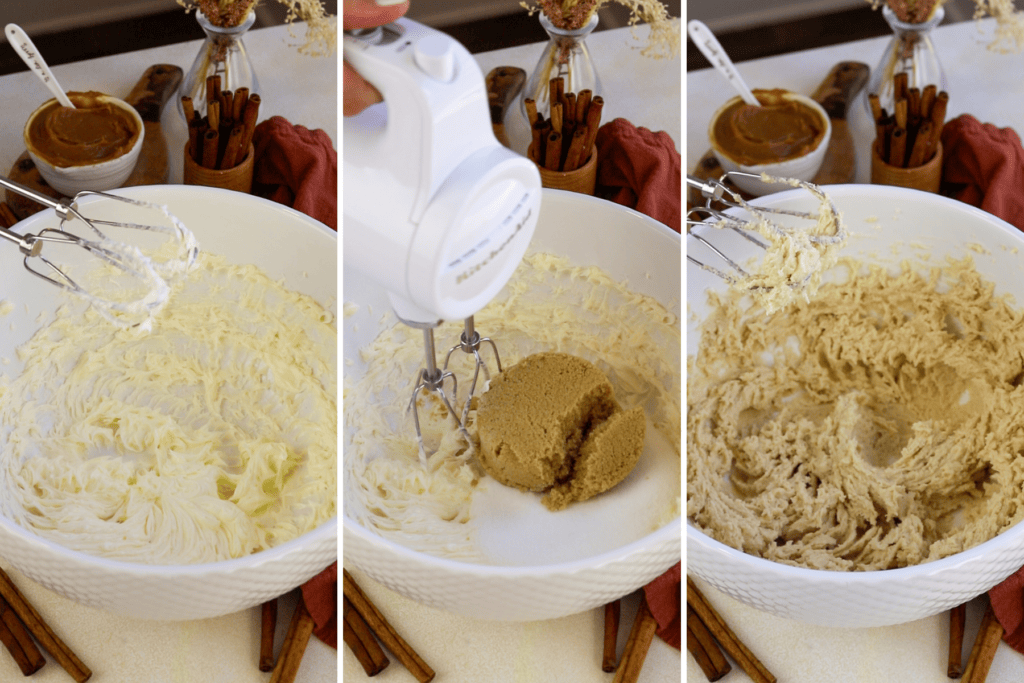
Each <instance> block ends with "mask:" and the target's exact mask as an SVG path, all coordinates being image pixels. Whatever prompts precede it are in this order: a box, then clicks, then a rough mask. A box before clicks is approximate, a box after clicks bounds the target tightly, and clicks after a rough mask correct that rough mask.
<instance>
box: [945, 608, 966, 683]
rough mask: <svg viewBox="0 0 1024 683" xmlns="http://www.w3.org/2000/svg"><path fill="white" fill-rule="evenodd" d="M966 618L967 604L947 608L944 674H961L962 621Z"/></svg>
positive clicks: (950, 676) (956, 676) (962, 652)
mask: <svg viewBox="0 0 1024 683" xmlns="http://www.w3.org/2000/svg"><path fill="white" fill-rule="evenodd" d="M966 620H967V605H966V604H963V605H957V606H956V607H954V608H953V609H951V610H949V661H948V663H947V664H946V676H948V677H949V678H960V676H961V675H963V672H964V668H963V663H962V659H963V654H964V622H965V621H966Z"/></svg>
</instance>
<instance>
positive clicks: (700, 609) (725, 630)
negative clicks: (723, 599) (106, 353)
mask: <svg viewBox="0 0 1024 683" xmlns="http://www.w3.org/2000/svg"><path fill="white" fill-rule="evenodd" d="M686 604H688V605H690V606H691V607H692V608H693V611H694V612H696V613H697V616H699V617H700V620H701V621H702V622H704V625H705V626H707V628H708V631H709V632H710V633H711V635H712V636H714V638H715V640H716V641H718V644H719V645H721V647H722V649H723V650H725V652H726V654H728V655H729V656H730V657H732V659H733V661H734V662H736V663H737V664H739V666H740V668H741V669H743V671H744V672H746V674H747V676H749V677H750V678H751V680H753V681H754V683H775V682H776V681H777V680H778V679H776V678H775V676H774V675H773V674H772V672H770V671H768V669H767V668H766V667H765V665H764V664H762V663H761V660H759V659H758V658H757V657H755V656H754V653H752V652H751V651H750V650H749V649H748V648H747V646H746V645H744V644H743V642H742V641H740V639H739V638H738V637H737V636H736V634H735V633H733V630H732V629H731V628H729V626H728V624H726V623H725V620H724V619H722V617H721V616H720V615H719V614H718V612H716V611H715V608H714V607H712V606H711V603H709V602H708V601H707V598H705V597H704V594H703V593H701V592H700V589H699V588H697V584H696V583H694V581H693V579H691V578H690V577H689V576H687V577H686Z"/></svg>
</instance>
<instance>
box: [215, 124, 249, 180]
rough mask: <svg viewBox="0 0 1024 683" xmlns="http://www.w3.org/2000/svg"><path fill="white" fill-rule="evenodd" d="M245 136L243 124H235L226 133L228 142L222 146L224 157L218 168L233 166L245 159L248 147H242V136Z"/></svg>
mask: <svg viewBox="0 0 1024 683" xmlns="http://www.w3.org/2000/svg"><path fill="white" fill-rule="evenodd" d="M243 137H245V126H243V125H241V124H236V125H235V127H234V128H232V129H231V134H230V135H228V144H227V145H226V146H225V147H224V157H223V158H222V159H221V161H220V168H221V169H227V168H234V167H235V166H236V165H237V164H239V163H241V162H242V160H243V159H245V155H246V153H247V152H248V149H242V138H243Z"/></svg>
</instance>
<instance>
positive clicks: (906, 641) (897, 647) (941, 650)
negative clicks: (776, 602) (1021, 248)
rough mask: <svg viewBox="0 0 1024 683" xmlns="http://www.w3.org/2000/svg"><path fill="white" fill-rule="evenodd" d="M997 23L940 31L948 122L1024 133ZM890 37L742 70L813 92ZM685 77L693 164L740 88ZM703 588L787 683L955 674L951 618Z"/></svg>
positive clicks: (861, 119)
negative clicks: (861, 615)
mask: <svg viewBox="0 0 1024 683" xmlns="http://www.w3.org/2000/svg"><path fill="white" fill-rule="evenodd" d="M879 21H880V22H881V21H882V18H881V17H879ZM992 27H993V21H992V20H991V19H986V20H984V21H982V22H981V24H980V25H978V24H975V23H974V22H971V21H967V22H963V23H960V24H952V25H949V26H943V27H939V28H938V29H936V30H935V31H934V33H933V36H932V37H933V42H934V44H935V49H936V50H937V52H938V54H939V59H940V60H941V61H942V66H943V68H944V69H945V72H946V79H947V81H948V83H947V91H948V92H949V95H950V101H949V110H948V118H953V117H955V116H959V115H960V114H963V113H970V114H972V115H973V116H974V117H975V118H977V119H978V120H979V121H981V122H983V123H993V124H995V125H996V126H998V127H1000V128H1003V127H1007V126H1009V127H1012V128H1014V129H1015V130H1016V131H1017V132H1018V133H1021V132H1024V90H1022V89H1021V85H1020V76H1019V74H1020V71H1021V66H1022V60H1024V54H999V53H995V52H992V51H989V50H987V49H986V45H988V43H989V42H991V36H992ZM979 28H980V32H979ZM888 41H889V37H888V36H886V37H883V38H874V39H870V40H861V41H856V42H850V43H845V44H841V45H834V46H830V47H825V48H819V49H815V50H806V51H802V52H797V53H791V54H787V55H780V56H776V57H770V58H766V59H758V60H753V61H749V62H741V63H740V64H738V65H737V67H738V69H739V71H740V74H741V75H742V76H743V78H744V79H745V80H746V81H747V83H748V84H749V85H750V86H751V87H752V88H755V87H768V88H770V87H780V88H787V89H789V90H793V91H796V92H800V93H804V94H808V95H809V94H811V93H812V92H813V91H814V89H815V88H816V87H817V86H818V84H819V83H820V82H821V80H822V79H823V78H824V77H825V75H826V74H827V73H828V70H829V69H830V68H831V67H832V66H833V65H834V64H835V63H837V62H840V61H844V60H854V61H861V62H865V63H866V64H868V65H869V66H870V67H871V69H872V70H874V68H875V67H876V66H877V62H878V60H879V59H881V56H882V51H883V50H884V49H885V46H886V45H887V44H888ZM686 76H687V79H686V114H687V123H686V134H687V149H686V165H687V168H688V169H691V170H692V169H693V168H694V167H695V166H696V164H697V162H698V160H699V159H700V158H701V157H702V156H703V155H704V154H705V152H707V150H708V149H709V143H708V135H707V126H708V121H709V120H710V118H711V115H712V114H713V113H714V111H715V109H717V107H718V106H720V104H721V103H722V102H723V101H725V99H727V98H728V97H731V96H732V92H731V89H730V88H729V86H727V85H726V84H725V81H724V79H723V78H722V77H721V76H720V75H719V74H718V73H717V72H716V71H714V70H713V69H706V70H702V71H695V72H690V73H688V74H687V75H686ZM848 120H849V122H850V124H851V130H852V132H853V135H854V144H855V145H856V148H857V156H858V160H857V182H861V183H863V182H868V179H869V176H870V173H869V172H870V167H869V159H868V150H869V147H870V144H871V140H872V138H873V137H874V134H873V129H872V127H871V123H870V117H869V116H868V114H867V111H866V109H865V108H864V105H863V103H862V102H860V101H858V102H856V103H855V105H854V106H853V107H852V110H851V112H850V115H849V117H848ZM701 589H702V590H705V591H706V595H707V597H708V600H709V601H711V602H712V604H714V605H715V607H716V609H718V610H719V611H720V612H721V613H722V616H723V617H724V618H725V619H726V621H728V622H729V624H730V626H731V627H732V628H733V630H735V631H736V633H737V635H739V637H740V638H741V639H742V640H743V641H744V642H745V643H746V645H747V646H748V647H749V648H750V649H751V650H752V651H753V652H754V653H755V654H756V655H757V656H758V657H759V658H760V659H761V660H762V661H763V662H764V664H765V666H767V667H768V669H769V670H770V671H771V672H772V673H773V674H775V675H776V676H777V677H778V679H779V680H780V681H837V682H838V681H844V682H845V681H851V682H853V681H856V682H857V683H872V682H876V681H877V682H878V683H889V682H891V681H914V682H915V683H929V682H932V681H934V683H940V682H948V681H949V679H948V678H947V677H946V657H947V643H948V640H947V638H948V633H949V630H948V629H949V620H948V615H946V614H943V615H938V616H934V617H930V618H927V619H921V620H919V621H915V622H912V623H909V624H902V625H899V626H889V627H885V628H869V629H828V628H821V627H817V626H807V625H804V624H800V623H797V622H794V621H790V620H787V619H782V618H779V617H775V616H772V615H770V614H767V613H764V612H760V611H758V610H756V609H753V608H751V607H748V606H747V605H744V604H742V603H739V602H737V601H736V600H733V599H732V598H730V597H728V596H727V595H725V594H723V593H721V592H719V591H717V590H715V589H714V588H711V587H709V586H707V585H706V584H701ZM986 600H987V599H986V598H985V597H984V596H982V597H981V598H979V599H976V600H974V601H972V602H971V603H970V606H969V608H968V616H967V633H966V635H965V638H964V639H965V643H964V655H963V662H964V664H966V662H967V657H968V655H969V653H970V646H971V644H972V643H973V642H974V635H975V633H976V632H977V628H978V624H979V623H980V621H981V614H982V611H983V609H984V605H985V604H986ZM687 680H692V681H703V680H705V679H704V676H703V674H702V673H701V670H700V667H698V666H697V664H696V662H695V661H694V659H693V657H690V656H689V655H687ZM723 680H725V681H728V682H729V683H733V682H735V683H741V682H742V681H749V680H750V679H749V678H748V677H747V676H746V675H745V674H744V673H743V672H742V671H741V670H739V669H738V668H737V667H735V666H734V667H733V672H732V673H730V674H729V675H728V676H727V677H726V678H725V679H723ZM987 680H988V683H1009V682H1010V681H1021V680H1024V655H1021V654H1019V653H1017V652H1016V651H1014V650H1012V649H1011V648H1010V647H1009V646H1007V645H1006V644H1005V643H1003V644H1000V646H999V648H998V650H997V652H996V657H995V660H994V662H993V664H992V669H991V670H990V672H989V675H988V679H987Z"/></svg>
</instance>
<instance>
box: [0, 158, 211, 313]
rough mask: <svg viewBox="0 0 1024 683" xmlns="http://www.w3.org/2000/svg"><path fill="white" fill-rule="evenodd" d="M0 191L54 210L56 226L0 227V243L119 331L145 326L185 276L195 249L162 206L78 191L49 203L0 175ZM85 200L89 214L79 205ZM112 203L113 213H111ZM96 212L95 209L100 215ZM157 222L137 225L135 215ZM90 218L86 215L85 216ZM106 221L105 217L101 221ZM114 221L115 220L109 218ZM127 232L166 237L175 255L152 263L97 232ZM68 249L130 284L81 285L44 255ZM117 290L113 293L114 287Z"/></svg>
mask: <svg viewBox="0 0 1024 683" xmlns="http://www.w3.org/2000/svg"><path fill="white" fill-rule="evenodd" d="M0 186H2V187H5V188H7V189H8V190H11V191H12V192H15V193H17V194H20V195H22V196H24V197H27V198H28V199H31V200H33V201H36V202H38V203H40V204H43V205H44V206H48V207H49V208H51V209H53V210H54V211H55V212H56V214H57V217H58V218H59V219H60V223H59V225H58V227H56V228H44V229H42V230H40V231H39V232H38V233H36V234H31V233H26V234H18V233H16V232H14V231H13V230H8V229H7V228H2V227H0V238H3V239H4V240H7V241H9V242H13V243H14V244H16V245H17V246H18V249H19V250H20V251H21V253H22V254H23V255H24V259H23V261H22V263H23V265H24V267H25V269H26V270H27V271H29V272H30V273H32V274H33V275H35V276H37V277H39V278H42V279H43V280H46V281H47V282H49V283H50V284H53V285H55V286H57V287H60V288H61V289H64V290H65V291H68V292H71V293H72V294H75V295H77V296H79V297H81V298H83V299H84V300H86V301H88V302H89V303H90V304H91V305H92V306H93V307H94V308H95V309H96V310H97V311H98V312H99V313H100V314H101V315H103V316H104V317H105V318H107V319H108V320H110V321H111V322H113V323H114V324H116V325H119V326H121V327H132V326H137V325H140V324H143V323H145V322H146V321H147V320H148V319H150V317H151V316H152V315H153V314H154V313H155V312H156V311H158V310H159V309H160V308H161V307H162V306H163V305H164V304H165V303H166V302H167V300H168V298H169V296H170V286H169V284H168V282H171V281H173V280H175V279H176V278H178V277H180V276H181V275H184V274H185V273H186V272H187V271H188V270H189V269H190V268H191V267H192V265H193V264H194V263H195V260H196V257H197V255H198V253H199V245H198V243H197V242H196V239H195V236H194V235H193V234H192V232H191V231H190V230H189V229H188V228H186V227H185V225H184V224H182V222H181V221H180V220H178V219H177V218H176V217H175V216H173V215H172V214H171V213H170V212H169V211H168V210H167V208H166V207H163V206H157V205H155V204H151V203H149V202H144V201H140V200H137V199H132V198H129V197H122V196H119V195H115V194H111V193H107V192H93V191H84V192H79V193H78V194H77V195H75V197H74V198H73V199H71V200H67V199H60V200H54V199H53V198H51V197H48V196H46V195H43V194H41V193H39V192H36V191H35V190H32V189H30V188H27V187H25V186H24V185H21V184H19V183H16V182H14V181H13V180H10V179H8V178H4V177H2V176H0ZM83 199H86V200H87V202H86V203H88V206H89V210H84V209H83V208H82V207H81V206H80V205H79V203H80V202H81V201H82V200H83ZM106 202H113V207H114V211H113V212H110V209H111V205H109V204H108V205H106V206H104V204H105V203H106ZM97 209H100V210H99V211H98V210H97ZM139 212H141V213H142V215H145V216H147V217H148V218H150V219H155V220H156V221H157V222H146V223H139V222H136V220H135V218H136V214H137V213H139ZM86 213H89V214H90V215H89V216H86ZM108 215H109V216H110V218H104V217H103V216H108ZM115 216H117V219H116V220H115V219H113V217H115ZM101 226H102V227H103V228H105V229H108V232H109V228H115V229H120V228H126V229H130V230H141V231H145V232H150V233H159V234H161V235H162V236H170V239H171V240H172V241H173V243H174V249H173V251H174V253H173V254H170V253H168V254H167V255H166V256H167V258H166V259H165V260H160V261H158V260H155V259H153V258H151V257H149V256H146V255H145V254H143V252H142V251H141V250H140V249H139V247H138V246H136V245H134V244H129V243H126V242H121V241H118V240H115V239H112V238H111V237H110V236H109V235H108V234H107V233H105V232H103V231H102V230H101V229H100V227H101ZM74 227H77V228H86V230H84V232H85V234H86V235H87V236H85V237H83V236H82V235H80V234H76V233H75V232H73V231H72V230H71V228H74ZM48 247H49V248H50V249H56V248H58V247H71V248H73V249H75V250H77V251H78V252H81V253H82V254H87V255H89V256H92V257H95V258H97V259H99V260H100V261H101V262H103V263H106V264H108V265H110V266H113V267H114V268H115V269H116V271H115V272H117V273H120V274H123V275H124V276H126V277H127V279H128V281H129V283H130V284H129V283H126V282H125V281H122V280H118V281H116V283H115V281H114V279H112V278H108V279H107V281H108V284H109V285H110V286H108V287H107V289H106V290H104V292H103V293H100V292H98V291H96V290H90V289H87V288H86V287H83V286H82V285H80V284H79V283H78V282H77V281H76V280H74V279H73V278H72V277H71V275H70V272H69V268H68V265H67V264H62V265H58V264H57V263H55V262H54V261H53V260H52V258H49V257H48V256H47V254H46V253H44V250H48ZM115 284H116V286H117V287H118V289H116V290H115V289H114V285H115Z"/></svg>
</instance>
